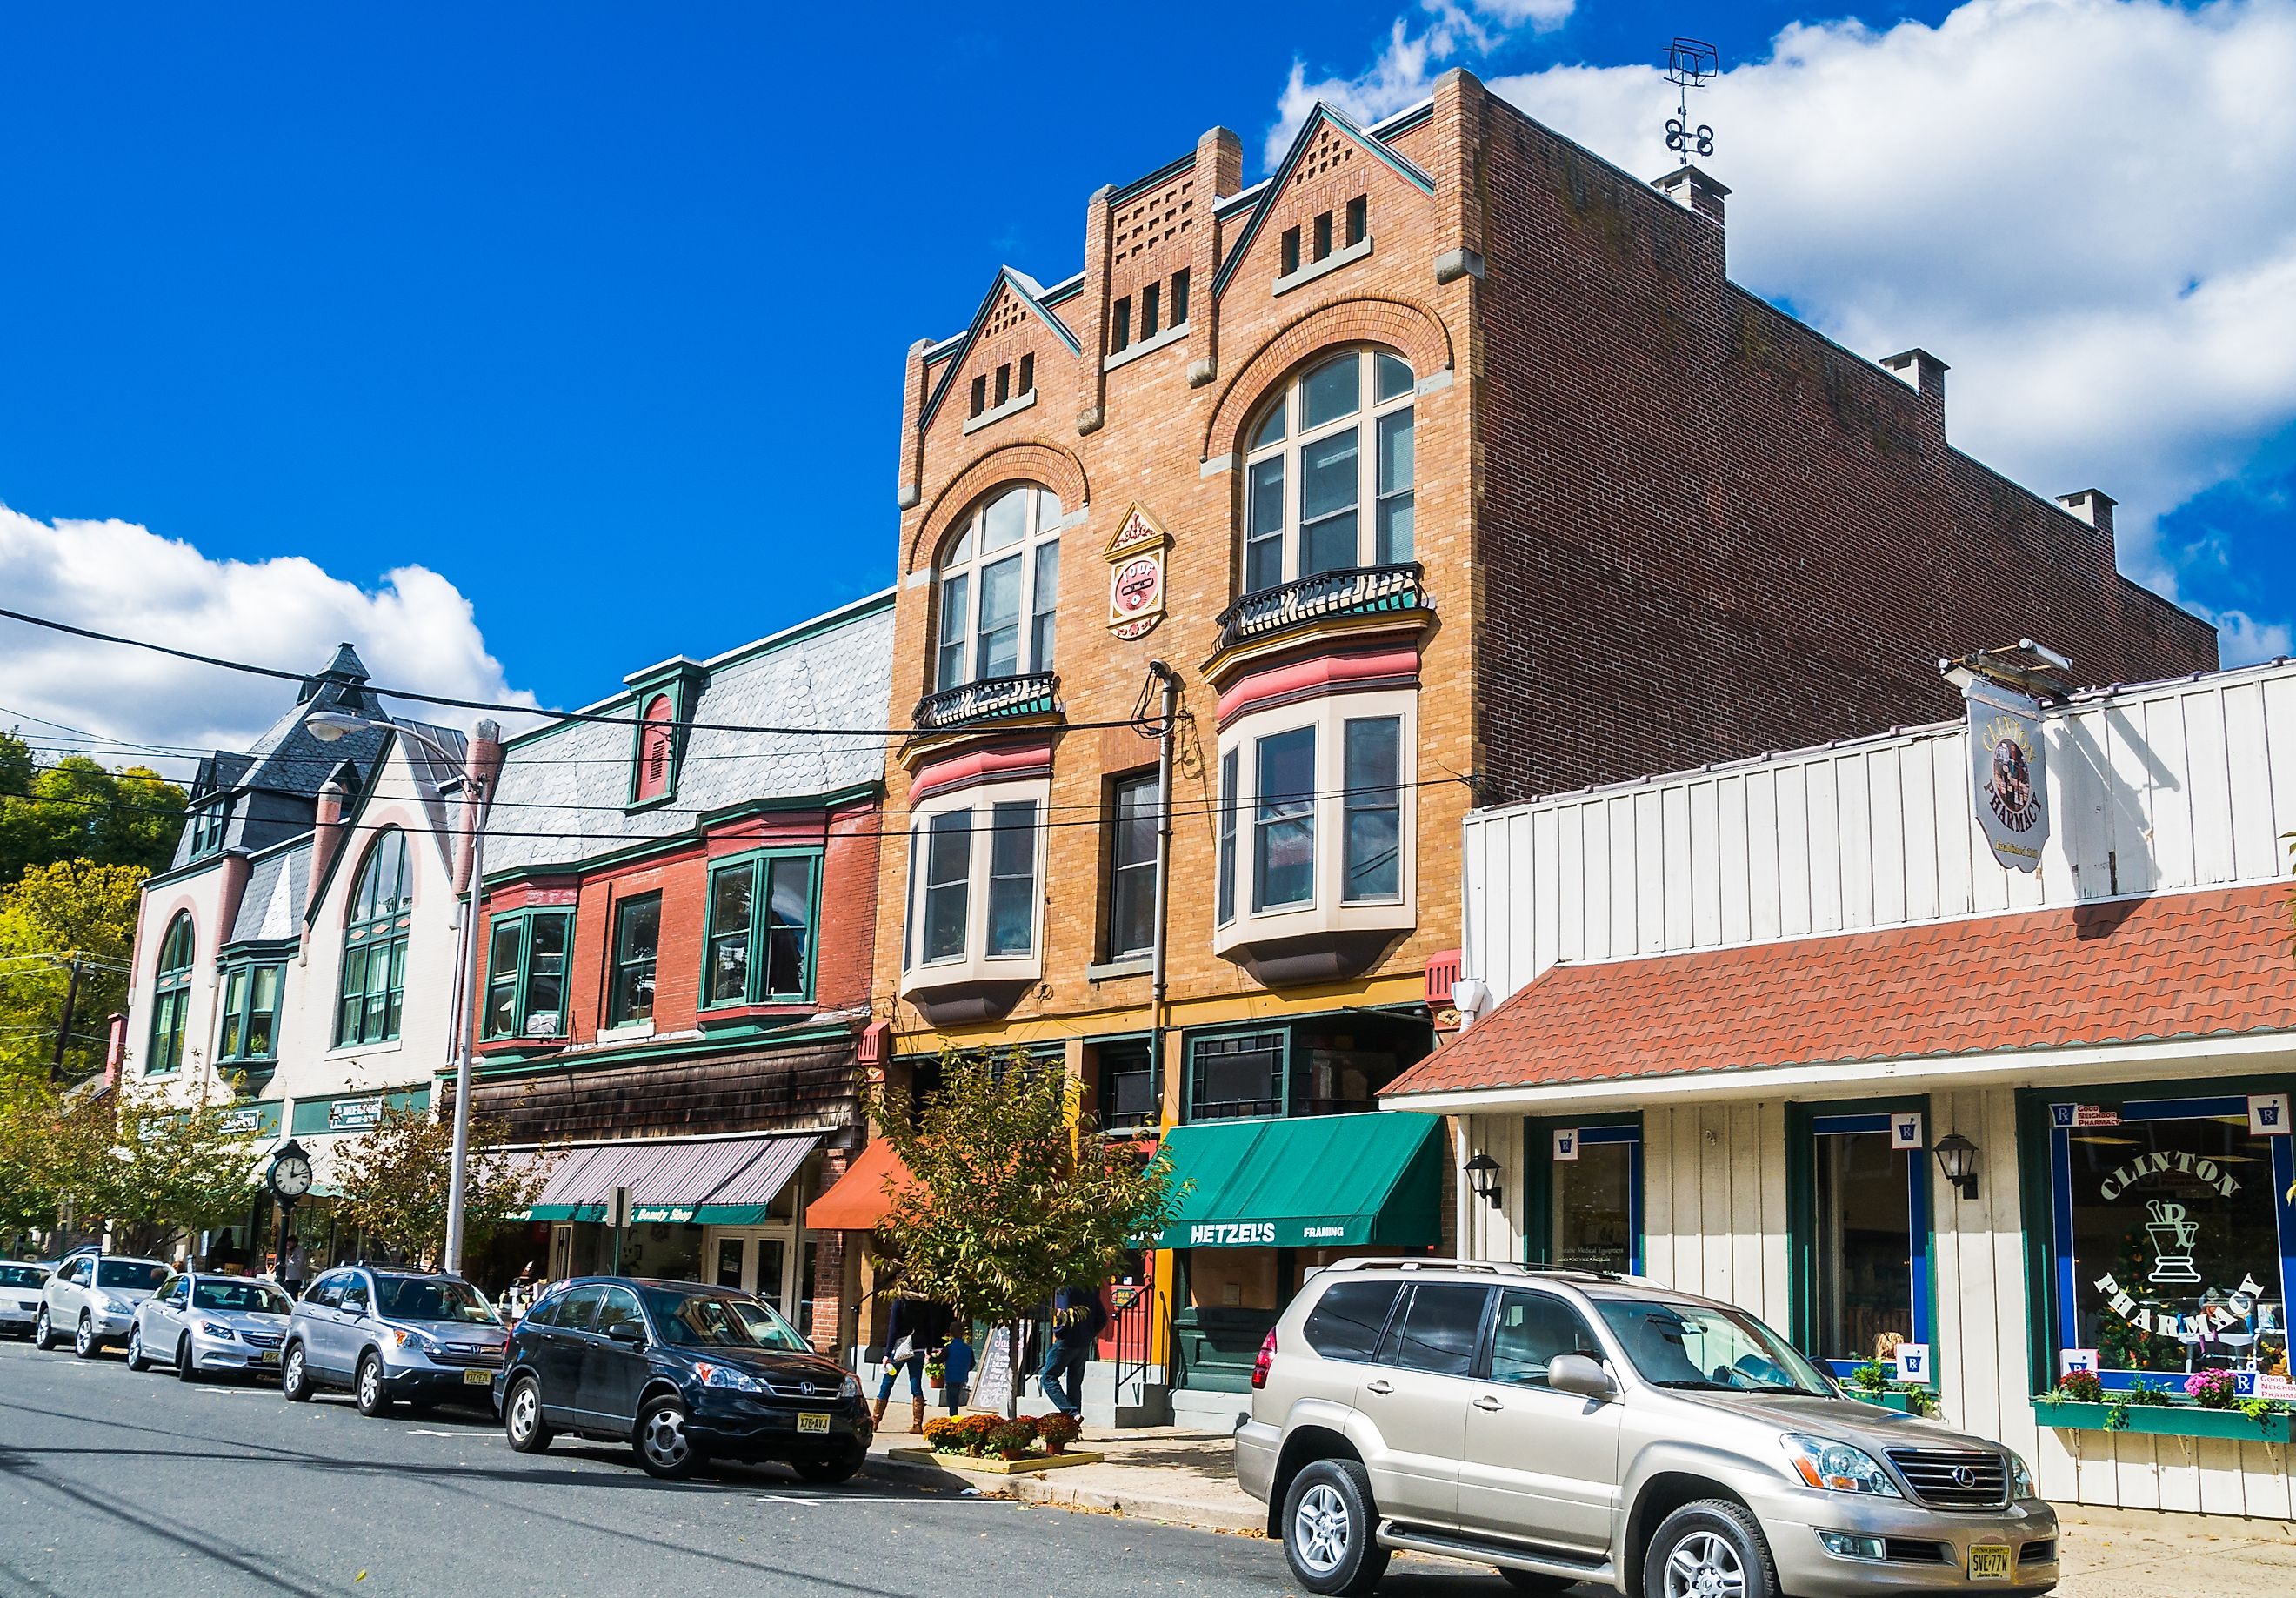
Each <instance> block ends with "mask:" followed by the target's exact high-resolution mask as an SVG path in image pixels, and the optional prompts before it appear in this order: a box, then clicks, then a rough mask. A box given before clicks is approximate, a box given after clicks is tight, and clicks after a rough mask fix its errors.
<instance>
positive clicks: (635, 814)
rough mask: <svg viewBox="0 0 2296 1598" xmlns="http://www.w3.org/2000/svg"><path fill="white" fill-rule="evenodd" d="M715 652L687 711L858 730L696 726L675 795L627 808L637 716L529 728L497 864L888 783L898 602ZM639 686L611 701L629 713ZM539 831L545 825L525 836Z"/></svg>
mask: <svg viewBox="0 0 2296 1598" xmlns="http://www.w3.org/2000/svg"><path fill="white" fill-rule="evenodd" d="M826 620H827V624H826V625H808V626H807V627H802V628H796V629H791V631H790V634H789V636H788V637H787V638H786V640H785V641H779V642H777V641H775V639H773V638H767V639H765V640H762V642H761V643H760V644H759V645H758V646H756V647H753V648H752V649H750V650H749V651H743V652H737V653H735V654H734V655H732V656H730V657H726V658H724V659H722V660H720V661H719V662H717V663H712V664H711V665H710V666H709V681H708V683H707V685H706V686H705V687H704V688H703V689H702V691H701V694H700V696H698V699H697V701H696V703H695V704H694V705H693V707H692V709H691V710H690V711H689V712H688V720H690V721H696V722H715V723H717V724H719V725H721V726H724V725H730V726H744V725H757V724H759V723H771V724H773V725H775V726H782V727H832V728H835V727H850V728H853V729H856V732H855V734H854V736H852V737H799V736H791V735H783V734H775V733H755V732H716V731H711V730H709V729H706V728H697V729H695V730H694V731H693V734H692V735H691V736H690V737H688V739H687V741H686V745H685V754H684V755H683V757H682V758H681V760H680V762H679V764H678V771H677V796H676V798H675V799H674V800H672V801H671V802H669V803H667V804H663V805H660V806H659V807H657V808H654V809H652V810H644V811H625V810H624V809H623V806H624V804H625V803H626V802H627V799H628V797H629V794H630V766H631V760H632V756H633V754H634V752H635V745H636V740H635V733H634V731H633V729H631V728H629V727H627V726H624V725H618V724H614V723H609V722H594V721H591V722H582V721H576V722H568V723H566V724H564V725H563V726H562V727H559V728H556V729H551V730H549V731H546V732H544V733H541V734H538V735H536V736H533V737H526V738H522V739H520V740H519V741H517V742H515V743H513V744H512V745H510V747H509V749H508V750H507V751H506V752H505V753H504V759H503V771H502V778H501V780H500V782H499V783H498V784H497V785H496V797H495V801H494V804H493V807H492V813H491V814H490V816H489V818H488V835H487V872H488V876H489V877H491V876H493V875H494V874H495V873H496V871H511V870H519V869H532V868H534V867H537V866H549V865H562V864H570V863H572V862H574V861H580V860H586V859H589V858H591V857H594V856H596V855H599V854H604V853H612V852H614V851H616V850H619V849H621V848H625V847H627V846H628V845H629V844H632V843H633V842H636V841H642V840H644V839H647V838H660V837H672V836H677V835H679V834H682V833H687V832H691V831H693V827H694V823H695V820H696V818H698V817H700V816H701V815H704V814H706V813H709V812H711V811H722V810H728V809H732V808H734V807H735V806H737V805H741V804H745V803H756V802H758V801H760V800H775V799H804V798H808V797H812V796H814V795H828V794H834V793H840V792H843V791H845V790H848V789H851V788H857V787H864V786H866V785H868V784H871V783H875V782H881V781H882V780H883V778H884V772H885V740H884V738H883V737H881V736H880V734H879V729H882V728H884V727H886V726H887V725H888V724H889V723H888V722H887V721H886V717H887V716H888V715H889V714H890V701H891V698H892V656H893V607H892V601H891V597H890V595H885V596H879V597H875V598H873V599H870V600H865V601H864V602H862V603H861V604H858V605H853V606H850V607H849V608H848V609H847V610H846V611H844V612H841V613H833V614H832V616H831V617H830V618H827V619H826ZM633 703H634V699H633V698H632V697H630V696H625V697H623V698H620V699H616V700H612V701H609V702H608V703H607V704H606V705H605V706H603V707H602V708H604V709H607V710H611V711H619V712H620V713H628V709H629V706H630V705H631V704H633ZM522 834H543V835H549V836H521V835H522Z"/></svg>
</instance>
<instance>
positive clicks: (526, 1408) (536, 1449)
mask: <svg viewBox="0 0 2296 1598" xmlns="http://www.w3.org/2000/svg"><path fill="white" fill-rule="evenodd" d="M503 1436H504V1437H508V1438H509V1439H510V1446H512V1448H515V1449H516V1450H517V1451H518V1452H519V1453H521V1454H539V1453H541V1452H542V1451H543V1450H544V1449H545V1448H547V1447H549V1446H550V1428H548V1427H547V1426H545V1425H544V1424H543V1423H542V1384H541V1383H540V1382H538V1381H537V1380H535V1379H534V1378H533V1377H531V1376H521V1377H520V1378H519V1379H518V1380H516V1381H513V1382H512V1383H511V1384H510V1396H509V1397H508V1398H507V1399H505V1400H504V1402H503Z"/></svg>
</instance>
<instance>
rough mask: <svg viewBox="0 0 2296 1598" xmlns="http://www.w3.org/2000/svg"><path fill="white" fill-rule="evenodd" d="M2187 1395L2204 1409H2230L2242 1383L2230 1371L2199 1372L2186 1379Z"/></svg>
mask: <svg viewBox="0 0 2296 1598" xmlns="http://www.w3.org/2000/svg"><path fill="white" fill-rule="evenodd" d="M2185 1396H2187V1397H2189V1398H2190V1399H2192V1401H2193V1402H2194V1404H2199V1405H2200V1406H2201V1407H2202V1409H2230V1408H2231V1407H2232V1406H2233V1402H2234V1400H2235V1399H2236V1398H2238V1397H2239V1396H2240V1382H2239V1380H2238V1379H2237V1378H2236V1377H2235V1376H2234V1375H2233V1373H2232V1372H2231V1371H2195V1372H2194V1373H2193V1374H2192V1375H2190V1376H2187V1377H2186V1378H2185Z"/></svg>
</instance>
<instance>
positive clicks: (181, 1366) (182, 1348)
mask: <svg viewBox="0 0 2296 1598" xmlns="http://www.w3.org/2000/svg"><path fill="white" fill-rule="evenodd" d="M199 1379H200V1356H199V1355H197V1354H195V1353H193V1350H192V1334H191V1333H190V1332H188V1331H187V1332H185V1333H184V1340H183V1341H182V1342H180V1343H178V1344H176V1380H178V1381H197V1380H199Z"/></svg>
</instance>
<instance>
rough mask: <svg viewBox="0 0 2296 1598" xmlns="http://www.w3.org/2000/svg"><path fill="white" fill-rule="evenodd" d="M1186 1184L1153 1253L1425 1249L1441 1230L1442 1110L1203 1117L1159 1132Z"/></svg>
mask: <svg viewBox="0 0 2296 1598" xmlns="http://www.w3.org/2000/svg"><path fill="white" fill-rule="evenodd" d="M1164 1147H1165V1149H1167V1150H1168V1151H1169V1153H1170V1154H1171V1157H1172V1165H1173V1174H1174V1178H1175V1180H1177V1181H1179V1182H1193V1183H1194V1184H1195V1185H1194V1187H1193V1189H1191V1190H1189V1191H1187V1192H1186V1193H1185V1194H1183V1195H1182V1196H1181V1199H1180V1206H1179V1211H1178V1213H1177V1215H1175V1216H1174V1217H1173V1220H1172V1223H1171V1224H1170V1225H1169V1226H1167V1227H1166V1228H1165V1229H1164V1231H1163V1235H1162V1236H1161V1237H1160V1238H1158V1239H1157V1240H1156V1246H1157V1247H1158V1248H1363V1247H1365V1246H1368V1245H1376V1244H1386V1245H1390V1246H1392V1247H1394V1248H1423V1247H1425V1246H1426V1245H1428V1244H1430V1243H1434V1242H1438V1241H1439V1240H1441V1235H1442V1231H1441V1228H1442V1203H1443V1190H1444V1182H1443V1117H1442V1116H1429V1115H1421V1114H1417V1113H1415V1112H1412V1111H1406V1110H1375V1111H1373V1112H1372V1113H1370V1114H1368V1115H1359V1116H1300V1117H1297V1118H1296V1119H1292V1120H1288V1121H1210V1122H1203V1123H1200V1124H1196V1125H1193V1126H1177V1127H1175V1128H1173V1129H1172V1130H1171V1131H1170V1132H1169V1133H1165V1134H1164Z"/></svg>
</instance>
